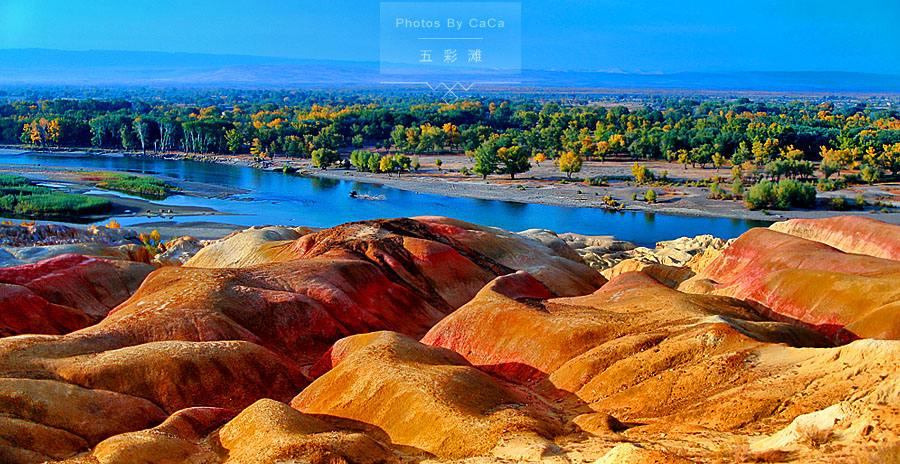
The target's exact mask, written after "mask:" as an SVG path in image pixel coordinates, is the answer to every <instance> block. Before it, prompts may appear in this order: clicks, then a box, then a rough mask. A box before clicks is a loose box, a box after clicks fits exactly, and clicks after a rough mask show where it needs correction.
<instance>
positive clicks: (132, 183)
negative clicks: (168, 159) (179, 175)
mask: <svg viewBox="0 0 900 464" xmlns="http://www.w3.org/2000/svg"><path fill="white" fill-rule="evenodd" d="M99 174H100V175H99V176H98V177H99V181H98V182H97V183H96V186H97V187H98V188H102V189H106V190H115V191H117V192H122V193H128V194H132V195H137V196H139V197H144V198H149V199H152V200H162V199H164V198H166V197H168V196H169V194H171V193H172V192H173V191H175V190H177V189H176V188H175V187H173V186H172V185H170V184H168V183H167V182H165V181H162V180H160V179H157V178H155V177H150V176H135V175H133V174H120V173H113V172H109V173H99Z"/></svg>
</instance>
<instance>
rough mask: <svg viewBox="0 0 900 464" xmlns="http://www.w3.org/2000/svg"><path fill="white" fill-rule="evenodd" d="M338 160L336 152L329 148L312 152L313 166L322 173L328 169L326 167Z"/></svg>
mask: <svg viewBox="0 0 900 464" xmlns="http://www.w3.org/2000/svg"><path fill="white" fill-rule="evenodd" d="M339 159H340V156H338V152H337V151H335V150H332V149H331V148H316V149H315V150H313V152H312V162H313V166H315V167H317V168H320V169H322V170H323V171H324V170H326V169H328V166H331V165H332V164H334V163H335V162H336V161H338V160H339Z"/></svg>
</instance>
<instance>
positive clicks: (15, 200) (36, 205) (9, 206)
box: [0, 174, 112, 219]
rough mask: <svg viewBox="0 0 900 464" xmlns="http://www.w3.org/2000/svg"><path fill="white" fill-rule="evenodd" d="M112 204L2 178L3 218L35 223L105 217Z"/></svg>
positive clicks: (23, 180) (19, 179)
mask: <svg viewBox="0 0 900 464" xmlns="http://www.w3.org/2000/svg"><path fill="white" fill-rule="evenodd" d="M111 206H112V203H110V202H109V200H106V199H104V198H95V197H90V196H87V195H75V194H71V193H63V192H57V191H54V190H53V189H49V188H47V187H41V186H38V185H33V184H32V183H31V182H30V181H29V180H28V179H26V178H24V177H22V176H16V175H10V174H0V215H3V216H11V217H26V218H33V219H43V218H69V217H75V216H81V215H85V214H94V213H102V212H105V211H107V210H109V208H110V207H111Z"/></svg>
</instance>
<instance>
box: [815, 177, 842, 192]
mask: <svg viewBox="0 0 900 464" xmlns="http://www.w3.org/2000/svg"><path fill="white" fill-rule="evenodd" d="M846 187H847V183H846V182H844V181H843V180H841V179H837V180H831V179H819V182H817V183H816V190H818V191H820V192H833V191H835V190H841V189H843V188H846Z"/></svg>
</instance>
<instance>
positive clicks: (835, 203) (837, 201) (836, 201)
mask: <svg viewBox="0 0 900 464" xmlns="http://www.w3.org/2000/svg"><path fill="white" fill-rule="evenodd" d="M828 207H829V208H830V209H833V210H835V211H847V210H848V209H850V204H849V203H847V199H846V198H844V197H834V198H832V199H831V200H828Z"/></svg>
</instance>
